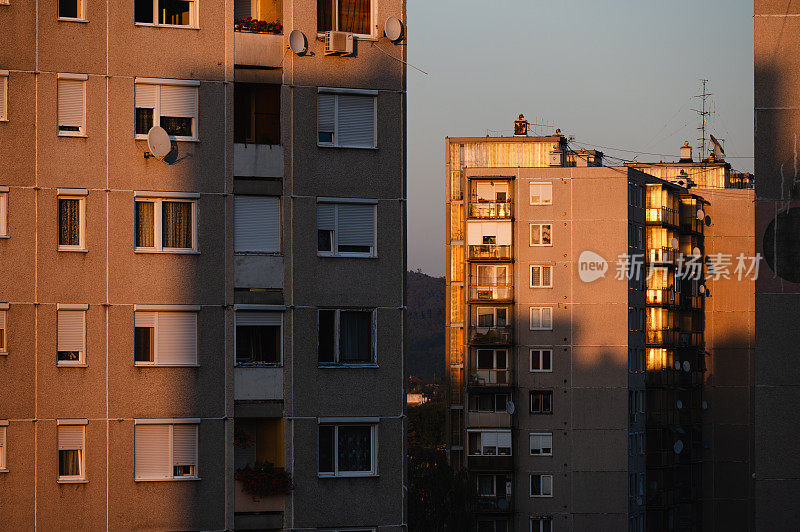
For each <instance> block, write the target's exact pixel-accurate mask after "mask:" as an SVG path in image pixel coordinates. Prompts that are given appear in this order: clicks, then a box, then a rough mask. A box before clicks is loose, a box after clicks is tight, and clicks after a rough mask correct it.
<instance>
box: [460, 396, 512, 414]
mask: <svg viewBox="0 0 800 532" xmlns="http://www.w3.org/2000/svg"><path fill="white" fill-rule="evenodd" d="M510 399H511V396H510V395H509V394H507V393H473V394H470V396H469V411H470V412H494V413H497V412H503V413H505V412H507V411H506V405H507V404H508V401H509V400H510Z"/></svg>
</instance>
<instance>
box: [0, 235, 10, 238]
mask: <svg viewBox="0 0 800 532" xmlns="http://www.w3.org/2000/svg"><path fill="white" fill-rule="evenodd" d="M0 238H11V237H10V236H9V235H0Z"/></svg>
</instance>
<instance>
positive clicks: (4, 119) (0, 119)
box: [0, 4, 8, 122]
mask: <svg viewBox="0 0 800 532" xmlns="http://www.w3.org/2000/svg"><path fill="white" fill-rule="evenodd" d="M3 5H8V4H0V6H3ZM0 122H8V118H0Z"/></svg>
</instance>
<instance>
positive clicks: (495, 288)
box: [469, 284, 514, 302]
mask: <svg viewBox="0 0 800 532" xmlns="http://www.w3.org/2000/svg"><path fill="white" fill-rule="evenodd" d="M469 299H470V301H477V302H480V301H511V300H512V299H514V286H513V285H511V284H480V285H477V286H470V288H469Z"/></svg>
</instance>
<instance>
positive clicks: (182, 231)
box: [161, 201, 192, 248]
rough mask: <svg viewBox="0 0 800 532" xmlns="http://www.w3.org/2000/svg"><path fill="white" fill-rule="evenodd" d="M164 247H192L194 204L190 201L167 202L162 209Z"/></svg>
mask: <svg viewBox="0 0 800 532" xmlns="http://www.w3.org/2000/svg"><path fill="white" fill-rule="evenodd" d="M162 213H163V215H162V218H161V223H162V243H161V245H162V247H165V248H191V247H192V204H191V203H190V202H188V201H165V202H164V203H163V208H162Z"/></svg>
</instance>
